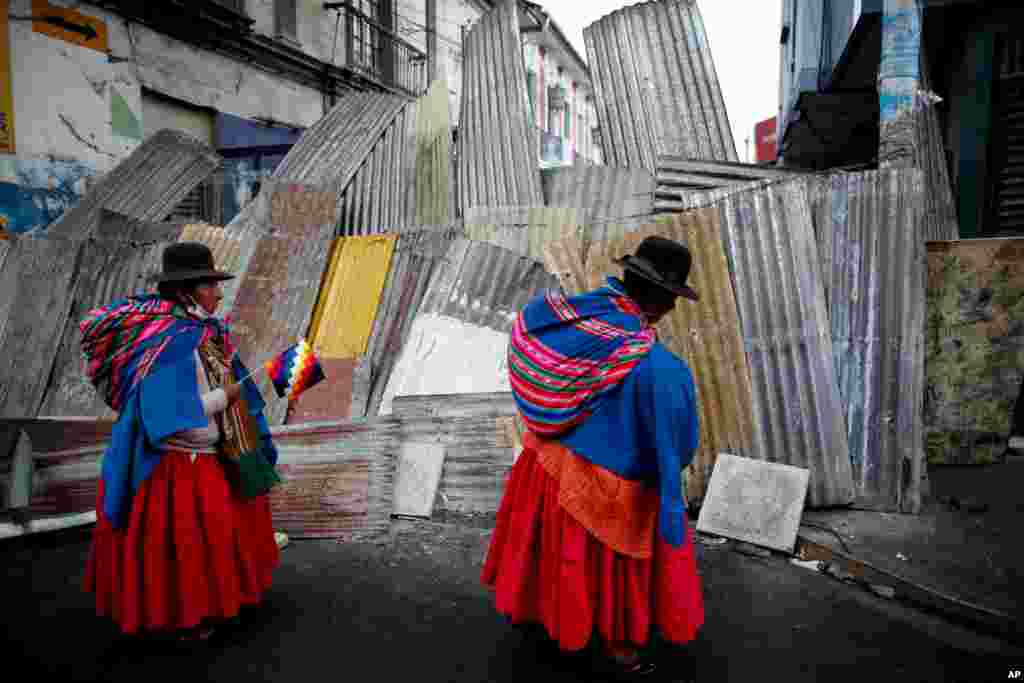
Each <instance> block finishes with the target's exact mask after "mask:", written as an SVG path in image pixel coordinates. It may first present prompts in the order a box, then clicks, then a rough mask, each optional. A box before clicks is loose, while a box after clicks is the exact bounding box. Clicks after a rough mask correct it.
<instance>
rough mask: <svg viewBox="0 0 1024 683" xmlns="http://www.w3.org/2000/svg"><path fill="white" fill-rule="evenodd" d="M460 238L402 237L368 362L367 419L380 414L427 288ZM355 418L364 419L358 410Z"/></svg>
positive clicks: (441, 232)
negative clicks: (450, 248) (394, 370)
mask: <svg viewBox="0 0 1024 683" xmlns="http://www.w3.org/2000/svg"><path fill="white" fill-rule="evenodd" d="M460 234H461V230H459V229H457V228H456V227H455V226H448V227H447V228H445V229H435V228H430V229H425V230H410V231H409V232H404V233H402V234H401V235H399V236H398V240H397V242H396V243H395V248H394V252H393V253H392V256H391V268H390V269H389V270H388V274H387V278H386V279H385V281H384V291H383V293H382V294H381V297H380V305H379V306H378V308H377V315H376V317H375V318H374V321H373V332H372V333H371V335H370V340H369V343H368V344H367V349H366V356H365V358H364V361H365V363H366V364H367V365H368V366H369V376H370V379H369V386H368V390H367V397H366V401H365V406H366V414H367V415H376V414H378V412H379V409H380V404H381V400H382V398H383V395H384V389H385V387H386V386H387V382H388V379H389V378H390V376H391V371H392V368H393V367H394V365H395V362H396V361H397V359H398V354H399V352H400V351H401V349H402V345H403V344H404V342H405V339H406V338H407V337H408V334H409V330H410V328H411V327H412V321H413V319H414V318H415V316H416V312H417V311H418V310H419V307H420V304H421V303H422V301H423V295H424V294H425V293H426V291H427V286H428V285H429V284H430V281H431V278H432V277H433V276H434V273H435V272H436V270H437V268H438V267H439V266H440V265H441V264H442V263H443V262H444V259H445V254H447V252H448V247H449V246H450V245H451V243H452V241H453V240H455V239H456V238H457V237H458V236H459V235H460ZM353 415H354V416H356V417H358V416H360V413H358V412H356V406H354V407H353Z"/></svg>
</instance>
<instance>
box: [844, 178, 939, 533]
mask: <svg viewBox="0 0 1024 683" xmlns="http://www.w3.org/2000/svg"><path fill="white" fill-rule="evenodd" d="M831 191H832V193H833V195H835V197H836V199H834V200H833V202H832V205H833V212H832V221H831V223H830V224H829V225H828V226H827V228H826V229H827V230H828V231H829V232H831V234H832V239H831V243H832V272H831V278H832V286H831V288H830V290H831V293H832V300H831V302H830V314H831V316H830V317H831V320H832V350H833V354H834V358H835V367H836V375H837V379H838V381H839V393H840V395H841V397H842V400H843V407H844V410H845V415H846V425H847V434H848V437H849V452H850V459H851V461H852V463H853V475H854V484H855V487H856V493H857V505H858V506H859V507H869V508H873V509H882V510H890V511H902V512H911V513H916V512H919V511H920V507H921V476H922V464H923V459H924V458H923V441H922V416H921V411H922V408H923V405H922V402H923V397H924V328H925V273H926V269H925V248H924V242H923V241H922V240H921V236H920V233H921V218H922V215H923V212H924V178H923V174H922V173H921V172H920V171H919V170H917V169H894V170H891V171H881V172H870V173H863V174H859V173H858V174H844V175H839V176H835V177H833V178H832V181H831ZM838 198H841V199H838Z"/></svg>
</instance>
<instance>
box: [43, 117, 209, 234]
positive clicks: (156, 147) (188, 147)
mask: <svg viewBox="0 0 1024 683" xmlns="http://www.w3.org/2000/svg"><path fill="white" fill-rule="evenodd" d="M219 165H220V157H219V156H217V154H215V153H214V151H213V150H212V149H210V148H209V147H208V146H206V145H204V144H203V143H201V142H199V141H198V140H196V139H194V138H192V137H189V136H188V135H185V134H184V133H180V132H178V131H174V130H161V131H158V132H157V133H154V134H153V135H151V136H150V137H149V138H147V139H146V141H145V142H143V143H142V144H141V145H139V146H138V147H137V148H136V149H135V151H134V152H132V153H131V154H130V155H129V156H128V158H127V159H125V160H124V161H122V162H121V163H119V164H118V165H117V166H115V167H114V168H113V169H112V170H110V171H108V172H107V173H106V174H105V175H104V176H103V177H102V178H101V179H100V180H99V182H98V183H96V184H95V185H94V186H93V187H92V188H91V189H90V190H89V192H88V193H86V195H85V196H84V197H82V200H81V201H80V202H78V204H76V205H75V206H74V207H72V208H71V209H69V210H67V211H65V212H64V214H63V215H62V216H61V217H60V218H58V219H57V220H56V221H55V222H54V223H53V224H51V225H50V227H49V228H47V230H46V232H47V233H48V234H50V235H54V236H62V237H71V238H74V239H85V238H87V237H89V236H91V235H92V234H93V233H94V232H95V230H96V228H97V226H98V225H99V222H100V217H101V216H100V212H101V211H102V210H103V209H108V210H110V211H114V212H116V213H119V214H122V215H124V216H130V217H131V218H137V219H139V220H145V221H161V220H164V219H165V218H166V217H167V216H168V215H169V214H170V213H171V211H172V210H173V209H174V207H176V206H177V205H178V204H179V203H181V200H183V199H184V198H185V197H186V196H187V195H188V193H189V192H191V191H192V190H193V189H195V187H196V186H197V185H199V184H200V183H201V182H203V181H204V180H206V179H207V178H208V177H209V176H210V174H212V173H213V172H214V171H215V170H216V169H217V167H218V166H219Z"/></svg>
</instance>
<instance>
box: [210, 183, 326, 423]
mask: <svg viewBox="0 0 1024 683" xmlns="http://www.w3.org/2000/svg"><path fill="white" fill-rule="evenodd" d="M260 195H261V196H266V197H267V200H265V201H264V202H262V204H261V207H262V208H263V211H262V214H263V215H262V216H260V215H256V214H251V215H250V216H249V219H250V220H248V221H247V222H246V226H247V228H248V230H249V234H247V235H244V237H243V239H246V240H251V241H252V242H254V244H255V249H254V252H253V254H252V257H251V259H250V260H249V262H248V266H247V269H246V271H245V275H244V276H243V277H241V278H239V279H240V280H241V283H240V284H239V285H238V294H237V298H236V300H235V305H234V307H233V310H232V311H231V315H232V319H233V330H234V333H235V335H236V338H237V344H238V348H239V352H240V354H241V356H242V358H243V360H244V361H246V362H247V363H248V364H249V365H250V369H251V368H252V367H255V365H254V364H256V363H262V362H264V361H266V360H268V359H269V358H270V357H271V356H273V355H274V354H275V353H278V352H280V351H283V350H284V349H285V348H287V347H288V346H289V345H291V344H294V343H295V341H296V340H297V338H298V337H301V336H305V335H306V333H307V330H308V328H309V323H310V320H311V318H312V315H313V307H314V305H315V304H316V297H317V293H318V291H319V289H320V283H321V279H322V276H323V272H324V269H325V266H326V264H327V255H328V251H329V248H328V247H329V245H330V243H331V239H332V238H333V235H334V226H335V225H336V224H337V205H336V203H335V201H334V194H333V193H331V192H325V191H323V190H321V189H319V188H309V187H306V186H302V185H295V184H283V183H281V184H272V185H271V186H270V187H268V188H267V189H265V190H264V191H263V192H261V193H260ZM235 227H238V226H236V225H235V223H234V222H233V223H232V225H231V226H229V233H230V232H231V231H232V229H233V228H235ZM258 377H259V379H258V384H259V385H260V387H261V389H262V390H263V392H264V396H274V394H273V389H272V387H271V384H270V379H269V378H268V377H267V375H266V373H259V375H258ZM286 409H287V404H286V403H285V402H284V401H280V400H274V401H271V402H270V403H269V404H268V405H267V409H266V415H267V419H268V421H269V422H270V424H271V425H278V424H281V423H282V422H283V420H284V417H285V412H286Z"/></svg>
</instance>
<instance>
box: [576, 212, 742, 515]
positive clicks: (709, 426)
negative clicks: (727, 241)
mask: <svg viewBox="0 0 1024 683" xmlns="http://www.w3.org/2000/svg"><path fill="white" fill-rule="evenodd" d="M650 235H660V236H662V237H667V238H669V239H672V240H676V241H677V242H682V243H684V244H686V245H687V246H688V247H689V248H690V250H691V252H692V253H693V269H692V270H691V272H690V277H689V279H688V282H689V283H690V285H691V286H692V287H693V288H694V289H696V290H697V292H699V293H700V301H699V302H695V301H689V300H688V299H680V300H679V302H678V303H677V304H676V309H675V311H674V312H673V313H672V314H671V315H669V316H666V318H665V319H664V320H663V321H662V322H661V324H660V325H659V326H658V336H659V339H660V340H661V341H662V343H664V344H665V346H666V347H667V348H668V349H669V350H670V351H672V352H673V353H674V354H676V355H677V356H679V357H680V358H683V359H684V360H685V361H686V362H687V363H688V364H689V366H690V369H691V370H692V371H693V376H694V380H695V382H696V385H697V401H698V404H699V411H700V432H701V434H700V449H699V450H698V452H697V455H696V456H695V457H694V460H693V463H692V464H691V465H690V467H689V468H687V472H686V494H687V497H688V498H689V499H690V500H696V499H700V498H703V497H704V493H705V491H706V490H707V483H708V480H709V479H710V477H711V470H712V468H713V467H714V464H715V459H716V458H717V455H718V453H735V454H742V455H747V456H753V457H760V454H757V453H754V452H753V448H754V444H753V435H754V433H755V430H756V429H757V428H758V427H757V425H756V424H755V423H754V419H755V418H754V414H753V411H752V410H751V404H752V401H753V396H752V392H751V386H750V371H749V368H748V366H747V359H746V355H745V353H744V350H743V336H742V332H741V330H740V321H739V315H738V313H737V309H736V298H735V295H734V293H733V288H732V281H731V279H730V275H729V264H728V262H727V260H726V256H725V250H724V249H723V246H722V241H721V232H720V228H719V213H718V211H717V210H716V209H700V210H697V211H691V212H687V213H683V214H677V215H674V216H672V217H671V218H669V219H667V220H664V221H660V222H658V223H656V224H653V225H650V226H646V227H644V228H641V229H640V230H638V231H637V232H634V233H630V234H628V235H626V236H624V237H621V238H618V239H614V240H609V241H603V242H595V243H593V244H592V245H591V246H590V250H589V252H588V258H587V261H586V278H587V286H588V287H589V288H594V287H598V286H600V285H601V284H603V282H604V279H605V277H606V276H607V275H616V276H619V275H621V273H622V270H621V268H619V267H618V266H615V265H614V264H613V263H612V259H613V258H618V257H621V256H624V255H626V254H631V253H633V252H635V251H636V248H637V246H638V245H639V244H640V242H641V241H642V240H643V239H644V238H645V237H648V236H650Z"/></svg>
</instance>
